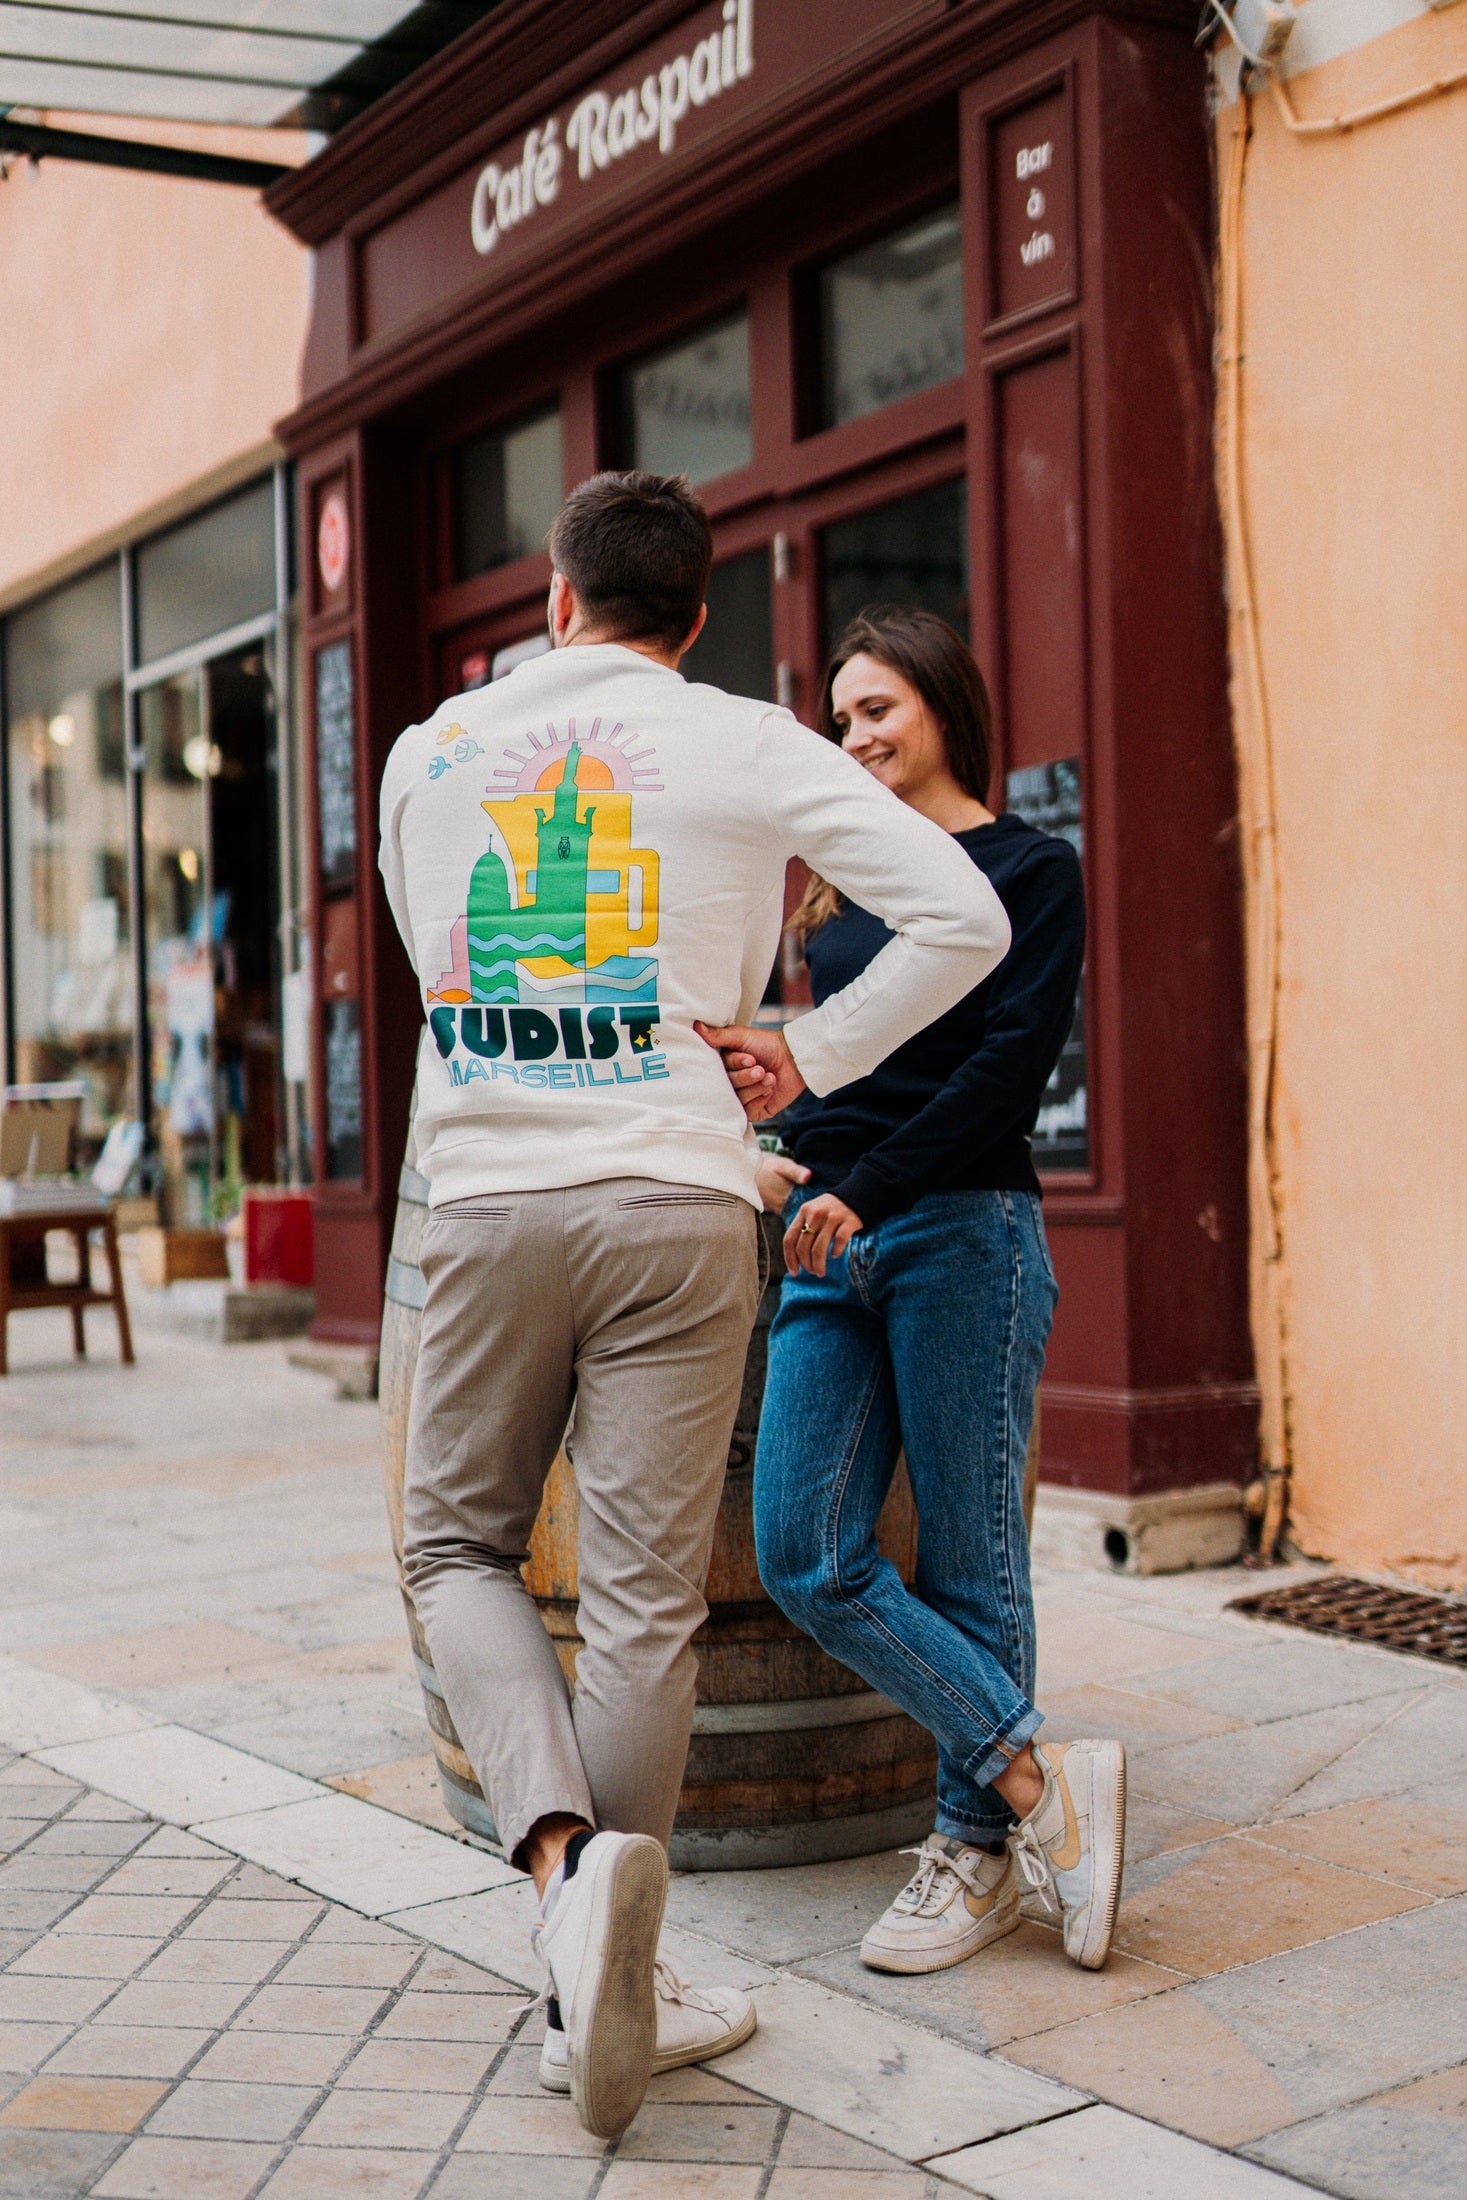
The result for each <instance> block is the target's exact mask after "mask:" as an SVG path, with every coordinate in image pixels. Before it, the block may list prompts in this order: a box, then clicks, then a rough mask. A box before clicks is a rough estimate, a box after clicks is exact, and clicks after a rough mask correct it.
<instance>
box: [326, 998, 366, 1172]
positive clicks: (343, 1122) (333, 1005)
mask: <svg viewBox="0 0 1467 2200" xmlns="http://www.w3.org/2000/svg"><path fill="white" fill-rule="evenodd" d="M325 1014H326V1174H327V1176H328V1177H331V1178H332V1179H334V1180H335V1181H336V1182H338V1183H339V1182H341V1180H342V1179H343V1178H355V1177H359V1176H360V1175H361V1173H362V1029H361V1025H360V1023H359V1022H358V1020H357V1004H356V1002H355V1001H327V1002H326V1003H325Z"/></svg>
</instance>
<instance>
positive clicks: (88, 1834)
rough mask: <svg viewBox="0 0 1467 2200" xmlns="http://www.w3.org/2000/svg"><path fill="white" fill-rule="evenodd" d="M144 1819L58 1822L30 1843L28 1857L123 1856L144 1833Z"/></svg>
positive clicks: (60, 1819)
mask: <svg viewBox="0 0 1467 2200" xmlns="http://www.w3.org/2000/svg"><path fill="white" fill-rule="evenodd" d="M147 1830H148V1826H147V1821H146V1819H122V1820H112V1821H109V1820H106V1819H83V1818H59V1819H57V1820H56V1821H55V1822H54V1823H53V1824H52V1825H49V1826H47V1828H46V1830H45V1832H44V1833H38V1834H37V1835H36V1838H35V1840H34V1841H32V1842H31V1843H30V1846H29V1850H28V1853H29V1854H30V1855H32V1856H126V1855H128V1854H129V1852H130V1851H131V1850H133V1849H135V1848H137V1847H138V1846H139V1844H140V1843H141V1841H142V1839H143V1836H144V1835H145V1834H146V1833H147Z"/></svg>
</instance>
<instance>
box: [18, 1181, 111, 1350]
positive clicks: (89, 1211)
mask: <svg viewBox="0 0 1467 2200" xmlns="http://www.w3.org/2000/svg"><path fill="white" fill-rule="evenodd" d="M48 1230H64V1231H65V1232H66V1233H67V1235H68V1236H69V1237H70V1238H72V1239H73V1240H74V1241H75V1244H76V1256H77V1281H76V1282H75V1283H51V1282H50V1281H49V1280H48V1279H47V1275H46V1232H47V1231H48ZM93 1230H100V1231H101V1233H102V1245H103V1249H104V1251H105V1253H106V1255H107V1274H108V1276H109V1278H110V1280H111V1289H110V1290H107V1291H96V1290H93V1288H92V1263H91V1244H90V1240H91V1234H92V1232H93ZM33 1306H68V1307H70V1309H71V1337H72V1343H73V1344H74V1346H75V1348H76V1356H77V1358H78V1359H79V1360H84V1359H85V1358H86V1356H87V1338H86V1331H85V1329H84V1328H83V1326H82V1323H83V1310H84V1309H85V1308H86V1307H88V1306H110V1307H111V1308H112V1309H113V1312H114V1313H115V1314H116V1316H117V1341H118V1344H119V1346H120V1347H121V1351H122V1359H123V1364H124V1366H127V1367H131V1366H132V1364H133V1350H132V1328H131V1325H130V1323H129V1322H128V1318H127V1297H126V1294H125V1293H124V1291H123V1288H122V1263H121V1261H120V1260H119V1258H118V1253H117V1224H116V1222H115V1220H114V1219H113V1215H112V1211H111V1209H110V1208H109V1207H108V1206H107V1204H106V1203H105V1201H103V1200H100V1199H99V1200H98V1201H97V1203H96V1205H95V1206H89V1207H77V1206H57V1207H54V1208H52V1207H31V1208H27V1209H26V1210H25V1211H24V1212H22V1213H20V1214H8V1215H7V1214H0V1375H8V1374H9V1372H10V1360H9V1355H8V1350H7V1340H6V1330H7V1327H8V1325H9V1321H10V1317H11V1315H12V1314H19V1313H25V1312H27V1311H28V1310H29V1309H30V1308H31V1307H33Z"/></svg>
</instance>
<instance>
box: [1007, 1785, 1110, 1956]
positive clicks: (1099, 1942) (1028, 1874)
mask: <svg viewBox="0 0 1467 2200" xmlns="http://www.w3.org/2000/svg"><path fill="white" fill-rule="evenodd" d="M1034 1761H1035V1763H1036V1764H1037V1765H1038V1767H1039V1770H1040V1772H1041V1773H1042V1774H1043V1776H1044V1793H1043V1794H1042V1795H1041V1796H1040V1798H1039V1801H1038V1802H1037V1803H1036V1804H1035V1806H1034V1808H1033V1810H1031V1811H1030V1813H1029V1815H1028V1817H1027V1818H1021V1819H1020V1821H1019V1827H1018V1831H1017V1832H1016V1833H1015V1835H1014V1836H1013V1840H1012V1842H1011V1844H1010V1846H1011V1848H1012V1851H1013V1857H1014V1862H1015V1863H1016V1865H1017V1866H1018V1869H1019V1873H1020V1875H1021V1877H1022V1878H1023V1879H1024V1880H1025V1881H1026V1882H1027V1883H1028V1885H1029V1886H1031V1887H1033V1888H1035V1889H1036V1890H1039V1889H1045V1888H1047V1889H1048V1890H1049V1892H1050V1893H1051V1894H1052V1895H1053V1897H1054V1899H1055V1901H1056V1902H1057V1903H1058V1905H1059V1911H1060V1920H1061V1924H1062V1926H1063V1930H1064V1936H1065V1954H1066V1955H1067V1956H1069V1957H1070V1958H1071V1960H1072V1961H1073V1962H1075V1963H1078V1964H1079V1965H1080V1966H1081V1968H1082V1969H1083V1970H1086V1971H1098V1970H1099V1969H1100V1967H1101V1965H1102V1964H1103V1963H1104V1961H1105V1959H1106V1956H1107V1955H1108V1953H1109V1952H1110V1936H1111V1934H1112V1933H1113V1932H1114V1931H1115V1922H1116V1907H1117V1905H1118V1903H1119V1902H1120V1899H1121V1868H1122V1864H1123V1862H1124V1858H1125V1849H1126V1752H1125V1750H1124V1749H1123V1748H1122V1747H1121V1744H1120V1743H1119V1742H1052V1743H1041V1742H1036V1743H1035V1744H1034Z"/></svg>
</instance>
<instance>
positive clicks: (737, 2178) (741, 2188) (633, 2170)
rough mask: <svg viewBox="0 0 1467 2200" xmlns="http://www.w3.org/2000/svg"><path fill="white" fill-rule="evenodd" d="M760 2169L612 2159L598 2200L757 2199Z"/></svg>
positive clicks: (729, 2165)
mask: <svg viewBox="0 0 1467 2200" xmlns="http://www.w3.org/2000/svg"><path fill="white" fill-rule="evenodd" d="M763 2182H764V2173H763V2171H762V2170H761V2169H758V2168H748V2169H744V2168H736V2167H735V2166H733V2165H732V2164H728V2163H718V2164H715V2163H712V2162H630V2161H626V2162H623V2161H616V2162H613V2163H612V2165H611V2167H610V2169H609V2170H608V2171H607V2172H606V2175H605V2177H604V2179H603V2180H602V2183H601V2185H600V2187H599V2200H758V2194H759V2188H760V2186H761V2185H762V2183H763Z"/></svg>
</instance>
